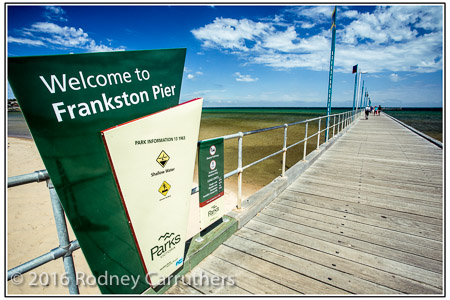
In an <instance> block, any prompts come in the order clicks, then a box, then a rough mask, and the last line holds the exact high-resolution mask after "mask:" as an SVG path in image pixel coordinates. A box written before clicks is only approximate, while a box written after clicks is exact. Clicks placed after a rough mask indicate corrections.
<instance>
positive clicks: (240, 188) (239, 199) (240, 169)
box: [236, 132, 244, 210]
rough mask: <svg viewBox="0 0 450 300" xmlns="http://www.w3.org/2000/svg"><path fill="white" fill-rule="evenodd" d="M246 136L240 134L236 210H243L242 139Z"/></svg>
mask: <svg viewBox="0 0 450 300" xmlns="http://www.w3.org/2000/svg"><path fill="white" fill-rule="evenodd" d="M243 136H244V134H243V133H242V132H239V138H238V195H237V205H236V208H237V209H238V210H240V209H241V208H242V172H243V171H244V170H243V169H242V138H243Z"/></svg>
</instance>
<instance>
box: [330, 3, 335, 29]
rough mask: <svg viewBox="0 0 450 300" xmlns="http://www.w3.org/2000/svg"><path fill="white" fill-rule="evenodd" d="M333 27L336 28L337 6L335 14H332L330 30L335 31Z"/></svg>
mask: <svg viewBox="0 0 450 300" xmlns="http://www.w3.org/2000/svg"><path fill="white" fill-rule="evenodd" d="M333 26H334V28H336V6H335V7H334V10H333V13H332V14H331V28H330V29H333Z"/></svg>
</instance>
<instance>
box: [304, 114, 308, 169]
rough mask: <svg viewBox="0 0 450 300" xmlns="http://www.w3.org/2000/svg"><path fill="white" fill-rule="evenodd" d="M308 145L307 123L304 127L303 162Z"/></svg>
mask: <svg viewBox="0 0 450 300" xmlns="http://www.w3.org/2000/svg"><path fill="white" fill-rule="evenodd" d="M307 144H308V122H306V125H305V143H304V144H303V161H305V160H306V145H307Z"/></svg>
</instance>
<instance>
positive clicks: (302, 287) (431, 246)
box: [168, 115, 443, 294]
mask: <svg viewBox="0 0 450 300" xmlns="http://www.w3.org/2000/svg"><path fill="white" fill-rule="evenodd" d="M442 155H443V153H442V149H440V148H439V147H437V146H435V145H433V144H431V143H430V142H428V141H426V140H425V139H423V138H422V137H419V136H418V135H416V134H414V133H413V132H411V131H410V130H408V129H406V128H404V127H402V126H401V125H399V124H397V123H396V122H394V121H392V120H390V119H389V118H387V117H385V116H383V115H382V116H371V117H370V118H369V120H367V121H366V120H360V121H359V122H358V123H357V124H356V125H354V126H353V127H351V128H350V129H349V130H348V132H347V133H346V134H344V135H343V136H342V137H341V138H340V140H339V141H337V142H336V143H335V144H334V145H332V147H331V148H330V149H329V150H327V151H326V152H325V153H324V154H323V155H322V156H321V157H320V158H319V159H318V160H317V161H316V162H315V163H314V164H313V165H312V167H310V168H309V169H308V170H307V171H306V172H305V173H303V174H302V175H301V176H300V177H299V178H298V179H297V180H296V181H295V182H294V183H293V184H292V185H291V186H289V187H288V188H287V189H286V190H285V191H284V192H283V193H282V194H281V195H280V196H278V197H277V198H276V199H275V200H273V201H272V202H271V203H270V204H269V205H268V206H267V207H266V208H265V209H263V210H262V211H261V213H259V214H258V215H257V216H256V217H254V218H253V219H252V220H251V221H250V222H249V223H247V224H246V225H245V226H244V227H243V228H242V229H240V230H239V231H237V232H236V233H235V234H234V235H233V236H232V237H231V238H229V239H228V240H227V241H226V242H225V243H224V244H223V245H221V246H220V247H219V248H218V249H217V250H216V251H214V252H213V253H212V254H211V255H209V256H208V257H207V258H206V259H205V260H203V261H202V262H201V263H200V264H199V265H198V266H197V267H195V268H194V269H193V270H192V271H191V272H189V273H188V274H187V275H186V276H185V278H187V279H189V278H194V277H200V276H205V275H206V276H210V277H211V276H214V275H218V276H221V277H229V278H231V281H234V284H231V283H233V282H230V280H229V282H228V283H229V284H224V285H222V284H219V286H217V287H214V286H213V285H211V284H209V285H207V284H196V283H195V282H194V281H192V282H194V283H191V284H183V283H178V284H177V285H176V286H173V287H172V288H171V289H170V290H169V291H168V293H190V294H404V293H406V294H430V293H431V294H442V293H443V291H442V287H443V275H442V274H443V262H442V259H443V244H442V240H443V232H442V229H443V220H442V218H443V160H442V159H443V156H442ZM185 281H188V280H185ZM197 283H198V282H197Z"/></svg>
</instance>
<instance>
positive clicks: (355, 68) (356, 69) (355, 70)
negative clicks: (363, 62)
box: [352, 65, 358, 74]
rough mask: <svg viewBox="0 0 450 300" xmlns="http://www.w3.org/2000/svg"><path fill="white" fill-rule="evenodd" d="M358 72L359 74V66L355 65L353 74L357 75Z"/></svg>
mask: <svg viewBox="0 0 450 300" xmlns="http://www.w3.org/2000/svg"><path fill="white" fill-rule="evenodd" d="M356 72H358V65H354V66H353V71H352V74H354V73H356Z"/></svg>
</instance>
